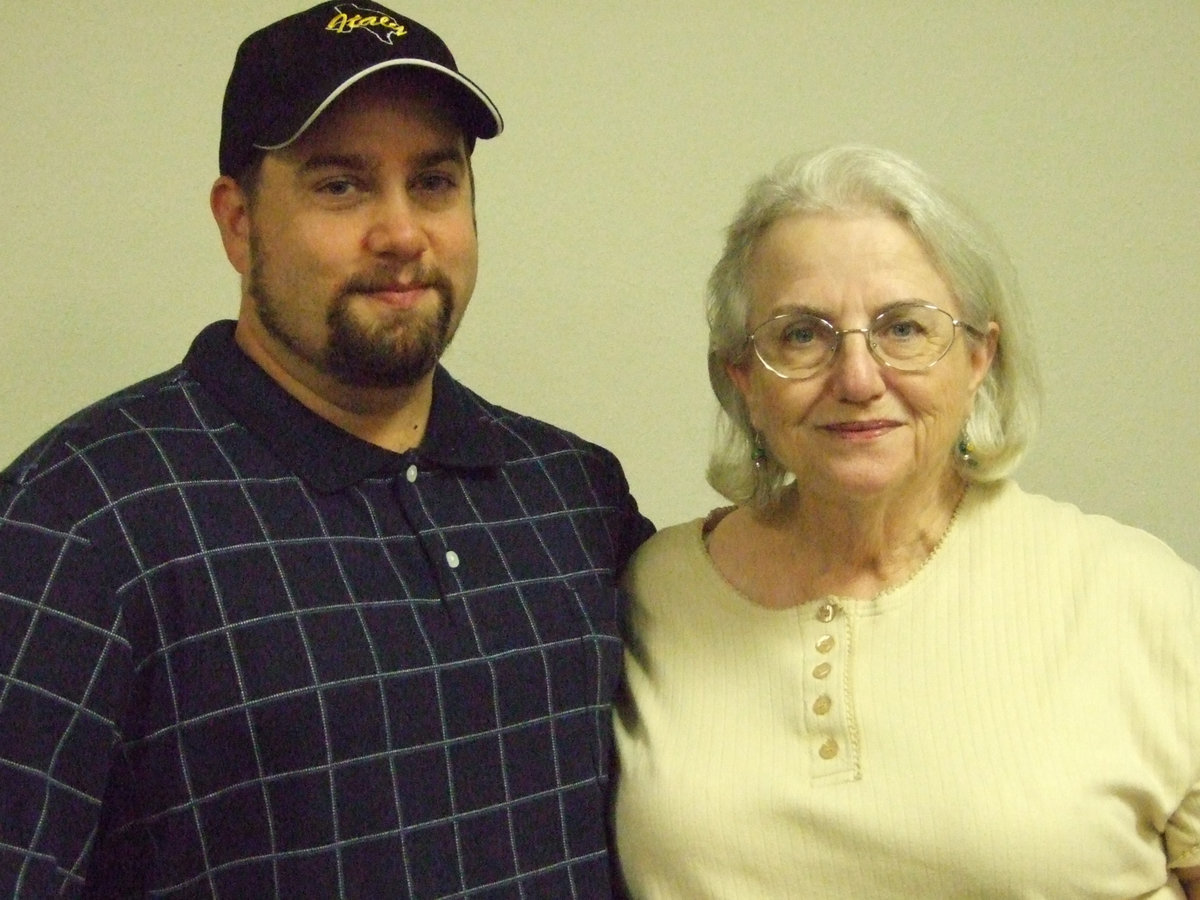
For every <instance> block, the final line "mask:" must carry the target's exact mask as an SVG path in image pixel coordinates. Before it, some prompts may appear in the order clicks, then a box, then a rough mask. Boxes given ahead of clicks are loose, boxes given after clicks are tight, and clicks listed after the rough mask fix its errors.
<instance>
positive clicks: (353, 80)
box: [254, 59, 504, 151]
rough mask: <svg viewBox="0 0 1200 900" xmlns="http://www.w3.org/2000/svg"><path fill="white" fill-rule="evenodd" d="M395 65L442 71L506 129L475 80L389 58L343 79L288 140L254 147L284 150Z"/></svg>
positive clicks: (429, 64) (498, 128) (426, 63)
mask: <svg viewBox="0 0 1200 900" xmlns="http://www.w3.org/2000/svg"><path fill="white" fill-rule="evenodd" d="M394 66H423V67H424V68H426V69H433V70H434V71H437V72H441V73H442V74H443V75H446V76H448V77H450V78H453V79H454V80H455V81H457V82H458V83H459V84H460V85H462V86H463V87H465V88H466V89H467V90H468V91H470V92H471V93H472V95H474V96H475V97H476V98H478V100H479V102H480V103H482V104H483V105H484V107H485V108H486V109H487V111H488V112H489V113H491V115H492V118H493V119H495V120H496V134H500V132H502V131H504V119H503V118H501V116H500V110H499V109H497V108H496V104H494V103H493V102H492V101H491V99H490V98H489V97H488V95H487V94H485V93H484V92H483V91H481V90H480V89H479V88H478V87H476V86H475V84H474V82H472V81H471V80H470V79H468V78H465V77H464V76H462V75H460V74H458V73H457V72H454V71H452V70H450V69H447V68H446V67H445V66H439V65H438V64H437V63H432V62H429V61H427V60H424V59H389V60H386V61H384V62H381V63H376V64H375V65H373V66H370V67H369V68H366V69H363V70H362V71H361V72H357V73H355V74H354V75H352V76H351V77H349V78H347V79H346V80H345V81H343V82H342V83H341V84H339V85H338V86H337V87H336V88H334V89H333V91H332V92H331V93H330V94H329V96H328V97H326V98H325V99H324V101H322V102H321V104H320V105H319V106H318V107H317V108H316V109H315V110H313V113H312V115H311V116H309V117H308V118H307V119H305V120H304V124H303V125H301V126H300V127H299V129H297V131H296V133H295V134H293V135H292V136H291V137H290V138H288V139H287V140H286V141H284V142H282V143H280V144H270V145H268V144H255V145H254V148H255V149H256V150H267V151H270V150H282V149H283V148H284V147H287V146H289V145H291V144H293V143H295V142H296V141H297V140H298V139H299V137H300V135H302V134H304V132H305V131H307V130H308V129H309V128H310V127H311V126H312V123H313V122H315V121H316V120H317V118H318V117H319V116H320V115H321V113H323V112H325V110H327V109H328V108H329V105H330V104H331V103H333V101H334V100H336V99H337V98H338V97H340V96H341V95H342V94H343V93H345V92H346V90H347V89H349V88H350V87H352V86H353V85H355V84H357V83H358V82H359V81H361V80H362V79H364V78H366V77H367V76H368V75H371V74H373V73H375V72H378V71H379V70H380V69H388V68H392V67H394Z"/></svg>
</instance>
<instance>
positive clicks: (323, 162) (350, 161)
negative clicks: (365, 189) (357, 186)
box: [300, 153, 371, 172]
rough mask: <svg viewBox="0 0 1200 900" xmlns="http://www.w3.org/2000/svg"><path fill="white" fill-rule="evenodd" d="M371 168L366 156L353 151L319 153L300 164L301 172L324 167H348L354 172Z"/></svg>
mask: <svg viewBox="0 0 1200 900" xmlns="http://www.w3.org/2000/svg"><path fill="white" fill-rule="evenodd" d="M370 168H371V162H370V160H368V159H367V158H366V157H365V156H358V155H357V154H352V153H318V154H315V155H314V156H310V157H308V159H306V160H304V162H303V163H302V164H301V166H300V171H301V172H317V171H320V170H322V169H348V170H350V171H352V172H365V171H367V170H368V169H370Z"/></svg>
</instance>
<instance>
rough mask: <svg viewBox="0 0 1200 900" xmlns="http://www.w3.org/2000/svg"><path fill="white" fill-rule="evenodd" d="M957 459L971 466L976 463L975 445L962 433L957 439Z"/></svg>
mask: <svg viewBox="0 0 1200 900" xmlns="http://www.w3.org/2000/svg"><path fill="white" fill-rule="evenodd" d="M958 459H959V462H961V463H962V464H963V465H964V466H968V467H973V466H975V465H976V464H977V463H978V460H976V459H975V445H974V444H972V443H971V442H970V441H969V440H968V439H967V436H966V435H965V434H964V435H963V436H962V437H960V438H959V439H958Z"/></svg>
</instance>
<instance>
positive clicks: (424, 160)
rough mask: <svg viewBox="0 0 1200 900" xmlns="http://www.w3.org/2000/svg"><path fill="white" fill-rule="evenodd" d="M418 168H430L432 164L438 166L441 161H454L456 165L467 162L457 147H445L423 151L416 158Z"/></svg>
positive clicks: (463, 164) (462, 164)
mask: <svg viewBox="0 0 1200 900" xmlns="http://www.w3.org/2000/svg"><path fill="white" fill-rule="evenodd" d="M416 162H417V166H418V168H423V169H424V168H430V167H432V166H440V165H441V164H442V163H454V164H455V165H458V166H465V165H466V164H467V157H466V155H465V154H464V153H463V152H462V149H461V148H459V147H445V148H442V149H440V150H431V151H430V152H428V153H424V154H422V155H420V156H418V157H417V159H416Z"/></svg>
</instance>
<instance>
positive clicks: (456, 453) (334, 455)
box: [183, 321, 503, 493]
mask: <svg viewBox="0 0 1200 900" xmlns="http://www.w3.org/2000/svg"><path fill="white" fill-rule="evenodd" d="M234 326H235V323H234V322H231V321H224V322H216V323H214V324H212V325H209V326H208V327H207V328H205V329H204V330H203V331H202V332H200V334H199V335H198V336H197V337H196V339H195V341H193V342H192V346H191V349H190V350H189V351H188V354H187V356H186V358H185V359H184V363H183V364H184V366H185V368H187V369H188V371H189V372H191V374H192V375H193V376H194V377H195V378H196V380H197V381H199V382H200V384H201V385H202V386H203V387H204V388H205V389H206V390H207V391H209V392H210V393H211V394H212V395H213V396H214V397H215V398H216V399H217V401H218V402H219V403H220V404H221V405H222V406H224V407H225V408H226V409H228V410H229V411H230V412H231V413H233V415H234V416H235V417H236V418H237V420H238V421H239V422H240V423H241V424H242V425H243V426H244V427H245V428H246V429H247V430H248V431H249V432H250V433H251V434H253V435H254V436H255V437H257V438H258V439H259V440H260V441H262V442H263V443H264V444H265V445H266V446H267V447H268V448H269V449H270V451H271V453H272V454H273V455H274V456H275V457H276V458H278V459H279V460H280V461H282V462H283V463H284V464H285V465H286V466H288V467H289V468H290V469H292V471H294V472H295V473H296V474H297V475H299V476H300V477H301V478H302V479H304V480H305V481H306V482H308V483H309V484H310V485H312V486H313V487H314V488H316V489H317V490H318V491H322V492H326V493H333V492H336V491H341V490H345V489H346V488H348V487H350V486H351V485H354V484H357V483H358V482H360V481H363V480H365V479H367V478H370V477H372V476H379V475H383V476H387V475H391V474H394V473H396V472H399V471H400V470H401V469H403V468H406V467H407V466H409V465H412V464H413V463H414V462H417V461H420V462H421V463H423V464H425V465H427V466H430V467H443V468H448V469H490V468H496V467H498V466H499V465H500V464H501V463H502V462H503V456H502V454H501V452H500V447H501V442H500V440H499V439H498V438H499V435H498V433H497V432H498V431H499V430H500V428H499V426H498V425H497V424H496V421H495V418H494V417H493V416H492V415H491V414H490V412H489V411H488V409H487V408H486V407H484V406H483V405H481V404H480V403H479V402H478V400H477V398H475V397H474V395H473V394H471V392H470V391H468V390H467V389H466V388H464V387H463V386H462V385H461V384H459V383H458V382H457V381H456V380H455V379H454V378H453V377H452V376H451V375H450V373H449V372H447V371H446V370H445V369H444V368H443V367H442V366H440V365H439V366H438V367H437V369H436V370H435V371H434V376H433V405H432V407H431V409H430V413H429V422H428V423H427V425H426V428H425V438H424V440H422V441H421V444H420V446H419V447H417V448H416V450H414V451H409V452H407V453H393V452H392V451H390V450H385V449H384V448H382V447H378V446H376V445H375V444H372V443H369V442H367V441H364V440H362V439H360V438H357V437H355V436H354V435H352V434H350V433H349V432H348V431H344V430H342V429H341V428H338V427H337V426H336V425H334V424H333V423H332V422H329V421H328V420H326V419H323V418H321V417H320V416H318V415H317V414H316V413H314V412H313V411H312V410H310V409H309V408H308V407H306V406H304V404H302V403H301V402H300V401H299V400H297V399H296V398H295V397H293V396H292V395H291V394H289V393H288V392H287V391H285V390H284V389H283V388H282V387H281V386H280V385H279V384H278V383H277V382H276V381H275V380H274V379H272V378H271V377H270V376H269V375H268V374H267V373H266V372H265V371H263V369H262V368H261V367H259V366H258V365H257V364H256V363H255V362H254V361H253V360H252V359H250V357H248V356H247V355H246V354H245V353H243V352H242V350H241V348H239V347H238V346H237V344H236V343H235V342H234V340H233V332H234Z"/></svg>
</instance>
